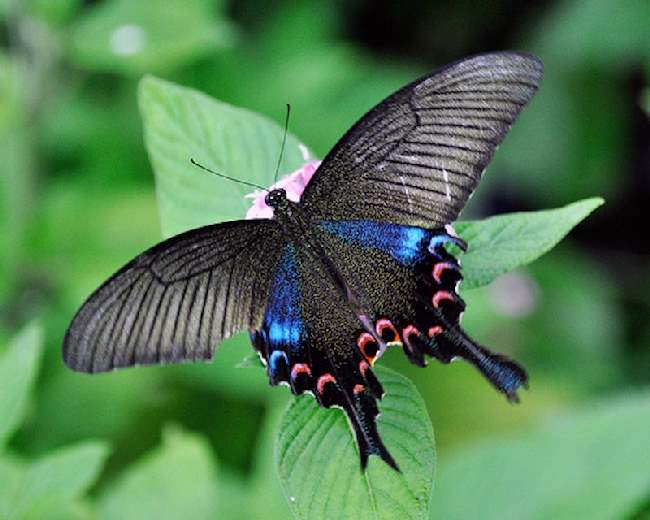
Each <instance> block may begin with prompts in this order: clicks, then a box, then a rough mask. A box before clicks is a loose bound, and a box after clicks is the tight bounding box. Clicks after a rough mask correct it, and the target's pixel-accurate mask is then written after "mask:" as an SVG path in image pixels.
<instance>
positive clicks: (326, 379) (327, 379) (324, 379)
mask: <svg viewBox="0 0 650 520" xmlns="http://www.w3.org/2000/svg"><path fill="white" fill-rule="evenodd" d="M327 383H336V378H335V377H334V376H333V375H332V374H323V375H322V376H320V377H319V378H318V381H317V382H316V390H318V393H319V394H320V395H323V392H324V391H325V385H326V384H327Z"/></svg>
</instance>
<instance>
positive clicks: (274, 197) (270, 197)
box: [264, 188, 287, 209]
mask: <svg viewBox="0 0 650 520" xmlns="http://www.w3.org/2000/svg"><path fill="white" fill-rule="evenodd" d="M264 202H266V205H267V206H269V207H270V208H273V209H278V208H282V207H284V206H286V205H287V192H286V191H285V190H283V189H282V188H279V189H277V190H271V191H269V192H268V193H267V195H266V197H265V198H264Z"/></svg>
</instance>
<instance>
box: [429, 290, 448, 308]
mask: <svg viewBox="0 0 650 520" xmlns="http://www.w3.org/2000/svg"><path fill="white" fill-rule="evenodd" d="M443 300H449V301H450V302H453V301H454V295H453V294H451V293H450V292H449V291H438V292H437V293H436V294H434V295H433V298H432V299H431V302H432V303H433V306H434V307H435V308H436V309H437V308H438V307H439V306H440V302H441V301H443Z"/></svg>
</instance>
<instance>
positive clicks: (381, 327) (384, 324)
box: [376, 319, 401, 343]
mask: <svg viewBox="0 0 650 520" xmlns="http://www.w3.org/2000/svg"><path fill="white" fill-rule="evenodd" d="M376 328H377V334H378V335H379V336H380V337H382V338H383V333H384V331H385V330H386V329H390V330H391V331H392V332H393V339H390V340H388V342H389V343H390V342H394V341H395V342H398V343H399V342H400V341H401V340H400V337H399V334H398V333H397V329H396V328H395V326H394V325H393V324H392V323H391V321H390V320H387V319H381V320H377V325H376Z"/></svg>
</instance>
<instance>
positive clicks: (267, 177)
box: [139, 77, 303, 236]
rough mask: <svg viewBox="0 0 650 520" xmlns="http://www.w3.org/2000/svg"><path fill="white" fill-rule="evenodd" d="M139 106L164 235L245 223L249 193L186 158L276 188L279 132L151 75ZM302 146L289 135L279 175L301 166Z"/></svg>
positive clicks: (238, 110) (240, 111) (243, 112)
mask: <svg viewBox="0 0 650 520" xmlns="http://www.w3.org/2000/svg"><path fill="white" fill-rule="evenodd" d="M139 100H140V112H141V114H142V118H143V120H144V130H145V140H146V145H147V150H148V152H149V156H150V158H151V163H152V165H153V168H154V172H155V174H156V191H157V195H158V203H159V208H160V218H161V221H162V228H163V233H164V234H165V235H166V236H170V235H173V234H176V233H179V232H181V231H185V230H187V229H190V228H195V227H199V226H202V225H205V224H210V223H214V222H219V221H223V220H232V219H238V218H242V217H243V216H244V214H245V212H246V210H247V209H248V208H249V207H250V204H251V201H250V200H249V199H246V198H244V195H245V194H247V193H250V192H251V191H253V190H252V189H251V188H248V187H246V186H242V185H241V184H237V183H235V182H232V181H228V180H225V179H222V178H219V177H217V176H215V175H210V174H209V173H207V172H205V171H202V170H200V169H199V168H197V167H196V166H193V165H192V164H190V158H194V159H195V160H197V161H198V162H200V163H202V164H203V165H205V166H207V167H208V168H211V169H213V170H217V171H219V172H222V173H224V174H226V175H229V176H231V177H235V178H237V179H242V180H246V181H249V182H253V183H257V184H259V185H261V186H269V185H270V184H271V183H272V182H273V175H274V172H275V168H276V163H277V160H278V154H279V153H280V143H281V141H282V132H283V130H282V128H281V127H280V126H278V125H277V124H275V123H273V122H272V121H270V120H268V119H267V118H265V117H263V116H260V115H258V114H255V113H253V112H250V111H248V110H245V109H243V108H237V107H234V106H231V105H228V104H226V103H222V102H220V101H216V100H214V99H212V98H210V97H208V96H206V95H204V94H201V93H200V92H197V91H195V90H192V89H189V88H185V87H180V86H177V85H174V84H172V83H169V82H167V81H163V80H161V79H157V78H153V77H146V78H144V79H143V80H142V81H141V83H140V92H139ZM299 145H300V143H299V142H298V140H297V139H296V138H295V137H293V136H292V135H290V134H289V135H287V144H286V148H285V151H284V155H283V158H282V164H281V166H280V174H283V173H288V172H290V171H292V170H295V169H297V168H298V167H299V166H301V165H302V163H303V157H302V152H301V150H300V147H299Z"/></svg>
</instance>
